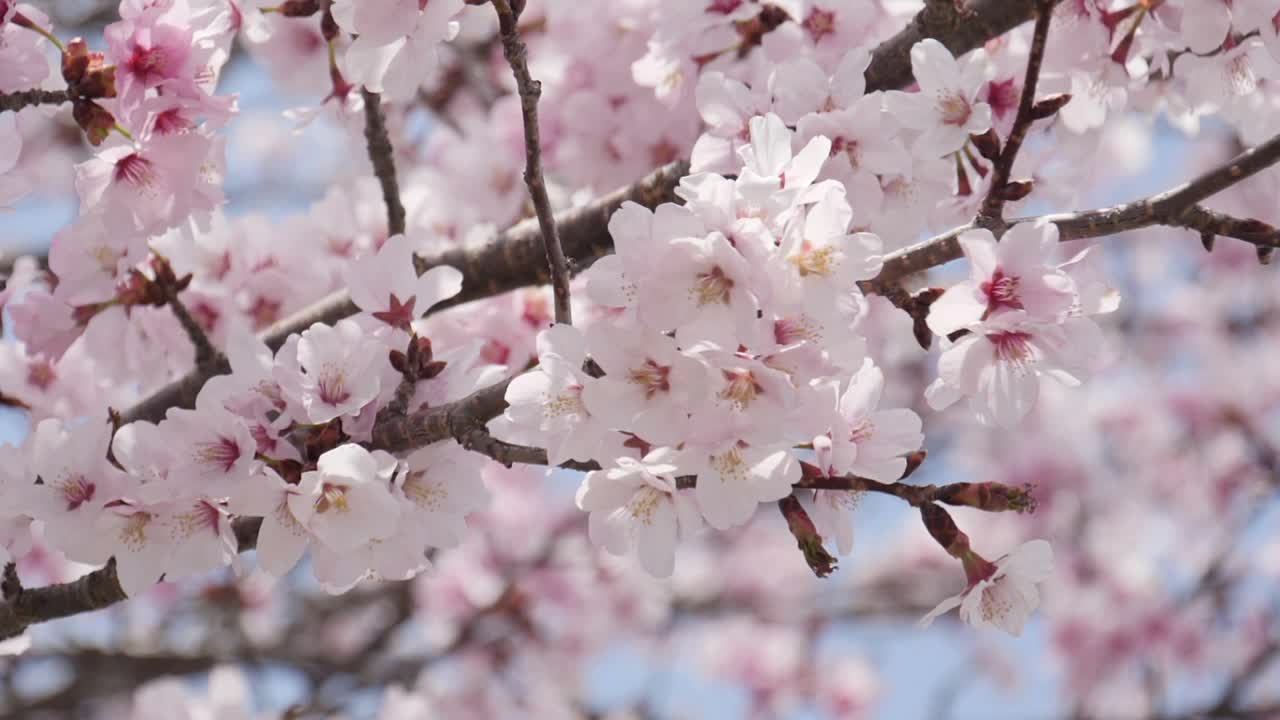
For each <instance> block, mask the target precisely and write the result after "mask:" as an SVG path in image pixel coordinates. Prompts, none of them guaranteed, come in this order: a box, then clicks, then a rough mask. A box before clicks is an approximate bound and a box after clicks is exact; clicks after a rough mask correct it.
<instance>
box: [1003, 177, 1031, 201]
mask: <svg viewBox="0 0 1280 720" xmlns="http://www.w3.org/2000/svg"><path fill="white" fill-rule="evenodd" d="M1032 186H1033V183H1032V182H1031V181H1030V180H1010V181H1009V182H1007V183H1005V184H1004V187H1002V188H1000V189H999V190H998V191H996V195H997V196H998V197H999V198H1000V199H1001V200H1005V201H1008V202H1015V201H1018V200H1021V199H1022V198H1024V197H1026V196H1028V195H1030V194H1031V188H1032Z"/></svg>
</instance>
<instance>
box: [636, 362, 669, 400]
mask: <svg viewBox="0 0 1280 720" xmlns="http://www.w3.org/2000/svg"><path fill="white" fill-rule="evenodd" d="M670 376H671V368H670V367H669V366H666V365H659V364H658V363H656V362H654V361H653V360H652V359H646V360H645V361H644V364H643V365H641V366H639V367H634V368H631V371H630V372H629V373H628V378H629V379H630V380H631V382H633V383H635V384H636V385H639V386H640V387H641V388H643V389H644V396H645V397H646V398H648V399H653V396H655V395H657V394H658V393H660V392H670V391H671V382H670Z"/></svg>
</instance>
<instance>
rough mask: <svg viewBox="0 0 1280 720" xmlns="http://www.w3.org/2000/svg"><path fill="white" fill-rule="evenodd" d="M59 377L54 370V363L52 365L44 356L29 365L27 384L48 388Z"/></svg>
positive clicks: (42, 388)
mask: <svg viewBox="0 0 1280 720" xmlns="http://www.w3.org/2000/svg"><path fill="white" fill-rule="evenodd" d="M57 379H58V375H57V373H55V372H54V370H53V365H50V364H49V361H48V360H45V359H44V358H40V359H38V360H35V361H34V362H32V363H31V365H29V366H28V367H27V384H29V385H31V386H33V387H37V388H40V389H41V390H48V389H49V386H50V385H52V384H53V381H54V380H57Z"/></svg>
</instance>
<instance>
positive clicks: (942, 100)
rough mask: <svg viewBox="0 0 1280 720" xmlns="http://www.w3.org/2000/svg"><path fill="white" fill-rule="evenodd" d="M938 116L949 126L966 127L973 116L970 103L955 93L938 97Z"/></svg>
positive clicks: (946, 93) (947, 93)
mask: <svg viewBox="0 0 1280 720" xmlns="http://www.w3.org/2000/svg"><path fill="white" fill-rule="evenodd" d="M938 114H940V115H941V116H942V122H944V123H946V124H947V125H964V124H965V123H966V122H968V121H969V116H970V115H971V114H973V108H972V107H971V106H970V105H969V101H968V100H965V99H964V98H963V97H961V96H960V95H957V94H955V93H953V92H945V93H940V94H939V95H938Z"/></svg>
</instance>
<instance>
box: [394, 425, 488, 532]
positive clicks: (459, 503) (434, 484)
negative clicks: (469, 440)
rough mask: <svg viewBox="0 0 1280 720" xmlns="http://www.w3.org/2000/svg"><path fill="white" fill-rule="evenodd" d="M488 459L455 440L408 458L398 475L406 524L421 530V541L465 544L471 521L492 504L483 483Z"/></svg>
mask: <svg viewBox="0 0 1280 720" xmlns="http://www.w3.org/2000/svg"><path fill="white" fill-rule="evenodd" d="M484 462H485V459H484V458H483V457H482V456H480V455H478V454H476V453H472V452H468V451H467V450H464V449H463V448H462V447H460V446H459V445H458V444H457V443H455V442H452V441H446V442H440V443H435V444H434V445H428V446H426V447H423V448H419V449H417V450H415V451H414V452H412V453H410V455H409V457H407V458H405V469H404V472H402V473H400V475H399V476H398V484H397V485H396V489H397V490H398V493H397V496H398V497H400V498H401V499H402V500H403V502H402V503H401V508H402V509H401V512H400V515H401V523H402V524H404V525H407V526H411V527H413V528H415V529H416V531H417V532H416V537H417V538H418V540H419V542H422V543H425V544H426V545H427V546H430V547H436V548H449V547H455V546H457V545H460V544H462V541H463V540H464V539H465V538H466V533H467V522H466V518H467V516H468V515H470V514H471V513H475V512H478V511H480V510H483V509H484V508H485V507H486V506H488V504H489V493H488V491H487V490H485V486H484V483H483V482H482V481H481V479H480V469H481V466H482V465H483V464H484Z"/></svg>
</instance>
